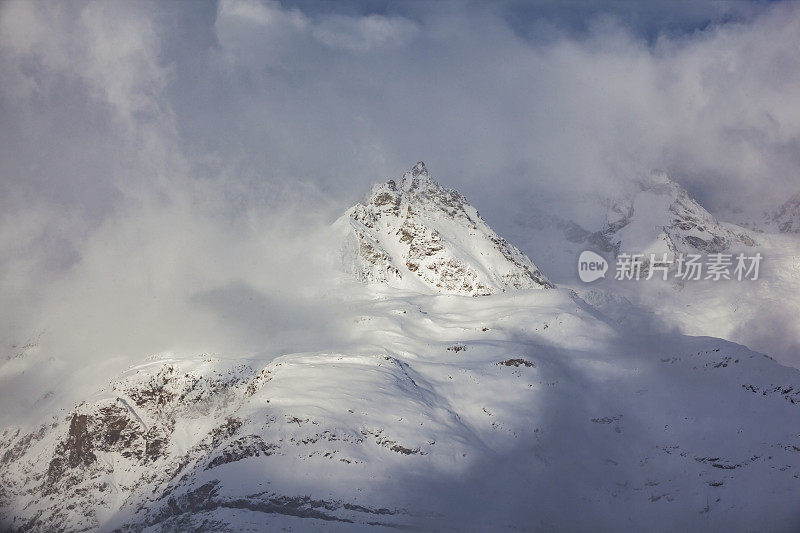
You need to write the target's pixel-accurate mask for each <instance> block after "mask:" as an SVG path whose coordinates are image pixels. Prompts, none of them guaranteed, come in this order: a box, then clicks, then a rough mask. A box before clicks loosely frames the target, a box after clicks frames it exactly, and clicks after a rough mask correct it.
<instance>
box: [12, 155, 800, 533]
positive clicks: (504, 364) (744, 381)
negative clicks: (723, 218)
mask: <svg viewBox="0 0 800 533" xmlns="http://www.w3.org/2000/svg"><path fill="white" fill-rule="evenodd" d="M668 188H669V187H668ZM670 190H672V189H670ZM671 194H672V193H670V194H668V195H666V196H667V197H670V198H671V197H672V196H671ZM669 205H672V204H669ZM689 207H692V206H691V205H689ZM689 207H687V209H689ZM690 211H691V210H690ZM635 212H636V209H634V216H635ZM640 212H641V208H640ZM692 212H693V213H694V211H692ZM695 215H696V213H695ZM695 215H693V216H695ZM694 222H696V223H697V224H698V225H700V224H702V226H703V227H704V228H706V230H708V228H707V226H710V223H708V222H707V221H700V219H699V218H698V219H697V220H696V221H694ZM631 223H633V222H631ZM334 229H335V231H334V233H336V235H338V236H344V237H345V238H347V239H349V240H350V245H349V246H346V247H345V250H344V258H345V259H346V260H347V261H349V263H348V264H349V265H350V266H351V267H352V268H354V269H355V270H354V274H355V275H356V277H357V278H358V279H360V280H361V281H370V282H375V283H352V282H346V281H343V283H342V285H341V286H336V287H331V288H330V291H331V292H332V293H336V294H338V296H339V297H340V299H341V302H342V304H341V314H342V316H343V322H342V323H346V324H348V326H347V329H348V331H347V332H345V333H346V334H344V333H341V332H340V334H339V335H337V336H336V337H335V338H332V339H331V340H329V341H325V342H321V343H320V346H318V347H317V348H315V349H314V350H313V351H309V352H303V353H287V354H286V355H283V356H282V357H278V358H276V359H271V360H270V359H262V358H259V357H253V356H248V357H234V356H225V355H207V354H200V355H194V354H162V355H159V356H154V357H150V358H148V359H146V360H144V361H142V362H141V363H140V364H137V365H134V366H132V367H131V368H130V369H129V370H128V371H127V372H125V373H123V374H122V375H120V376H118V377H117V378H116V379H115V380H113V381H112V382H111V383H100V384H98V386H97V389H96V390H94V391H87V392H86V396H85V401H84V402H82V403H80V404H79V405H74V406H73V405H69V406H67V405H65V406H63V407H62V409H61V410H59V411H58V412H56V413H53V416H52V418H50V419H49V420H47V421H46V422H45V423H42V424H36V425H27V426H26V425H20V426H18V427H7V428H3V429H2V430H0V530H5V529H11V530H13V531H43V532H44V531H48V532H49V531H81V530H101V531H125V532H128V531H137V532H138V531H176V530H180V531H184V530H193V531H194V530H199V531H215V532H216V531H242V530H248V529H250V530H256V531H264V530H277V529H280V528H286V529H290V530H301V531H320V530H323V531H324V530H337V531H338V530H353V529H364V528H373V529H381V528H385V529H387V530H388V529H390V528H391V529H397V528H412V529H414V528H417V529H423V530H441V529H450V530H465V529H466V530H487V531H488V530H498V529H503V528H507V529H512V530H513V529H522V530H534V531H537V530H540V531H552V530H569V531H575V530H578V531H596V530H608V531H611V530H641V529H644V528H645V527H646V528H648V529H650V530H655V531H675V530H700V529H702V530H717V531H720V530H732V531H751V530H769V531H787V532H788V531H796V530H797V529H798V528H800V514H799V513H798V511H800V507H799V506H798V502H797V490H796V489H797V483H798V480H800V417H798V416H797V415H798V413H799V412H800V411H798V409H800V371H798V370H795V369H791V368H787V367H784V366H781V365H779V364H777V363H776V362H775V361H774V360H772V359H771V358H769V357H767V356H765V355H762V354H759V353H756V352H753V351H751V350H749V349H748V348H746V347H744V346H741V345H737V344H733V343H731V342H727V341H723V340H720V339H715V338H710V337H685V336H682V335H678V334H675V333H673V332H666V333H665V332H660V331H659V329H658V326H657V325H656V324H655V323H651V322H650V321H649V320H648V318H647V317H640V320H639V321H637V322H635V323H634V322H632V321H627V320H617V319H616V317H615V318H610V317H608V316H606V315H604V314H603V313H601V312H600V311H598V309H597V308H595V307H592V306H591V305H589V304H587V303H586V301H584V300H582V299H581V298H579V297H578V296H577V295H576V293H575V292H573V291H570V290H567V289H559V288H554V287H553V288H550V289H549V290H535V289H538V288H544V287H548V288H549V287H551V284H550V283H549V282H548V281H547V280H546V278H544V276H542V275H541V274H540V273H539V271H538V269H536V267H535V266H533V263H532V262H531V261H530V260H529V259H528V258H527V257H526V256H525V255H523V254H522V253H521V252H519V251H518V250H516V248H514V247H512V246H511V245H509V244H508V243H507V242H506V241H504V240H503V239H502V238H500V237H498V236H497V235H496V234H495V233H494V232H493V231H492V230H491V229H490V228H489V227H488V226H487V225H486V224H485V223H484V222H483V221H482V220H481V219H480V217H479V216H478V214H477V212H476V211H475V210H474V209H473V208H472V207H471V206H469V204H467V203H466V201H465V200H464V199H463V197H461V196H460V195H458V193H455V192H453V191H448V190H447V189H444V188H442V187H441V186H439V185H438V184H436V183H435V182H433V181H432V180H431V179H430V177H429V176H428V175H427V171H425V169H424V166H422V165H421V164H418V165H417V166H416V167H415V169H414V171H412V172H411V173H408V174H406V175H405V176H404V178H403V180H402V181H401V183H400V185H396V184H394V183H392V182H389V183H386V184H384V185H379V186H377V187H375V188H374V189H373V191H372V193H371V195H370V197H369V200H368V201H367V202H365V203H364V204H359V205H357V206H355V207H354V208H352V209H351V210H349V211H348V212H347V213H346V215H345V216H344V217H342V218H341V219H339V221H337V223H336V224H335V228H334ZM681 231H686V232H690V231H693V230H692V229H686V230H681ZM714 231H715V232H716V231H717V230H716V228H714ZM697 232H700V229H699V228H698V229H697ZM700 233H702V232H700ZM406 234H408V235H409V237H406ZM711 240H712V241H713V237H711ZM332 241H333V240H332ZM687 242H688V241H687ZM363 243H366V244H367V245H369V247H371V248H366V246H362V244H363ZM356 245H357V246H356ZM332 247H333V248H336V249H337V250H338V248H339V243H338V242H336V243H333V244H332ZM365 248H366V250H365ZM427 251H430V252H431V253H430V254H428V253H427ZM380 252H382V254H381V253H380ZM371 259H374V261H372V260H371ZM405 263H411V264H412V265H414V264H416V265H417V267H416V269H412V267H409V266H408V265H407V264H405ZM445 267H446V268H445ZM392 269H396V270H397V272H398V273H399V274H395V272H394V270H392ZM418 272H421V273H419V274H418ZM422 274H424V276H423V275H422ZM526 288H527V289H528V290H525V289H526ZM512 289H513V290H512ZM441 293H454V294H441ZM492 293H493V294H492ZM476 295H482V296H483V297H481V298H473V297H470V296H476ZM313 327H314V324H309V328H313ZM20 354H21V355H20V357H22V358H24V357H26V355H25V353H24V350H23V351H21V352H20ZM6 364H7V363H6ZM1 368H2V367H0V369H1ZM0 400H2V401H9V399H8V398H5V397H4V396H3V391H2V390H0ZM576 509H577V510H578V511H577V512H576Z"/></svg>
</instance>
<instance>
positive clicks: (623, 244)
mask: <svg viewBox="0 0 800 533" xmlns="http://www.w3.org/2000/svg"><path fill="white" fill-rule="evenodd" d="M639 186H640V189H639V190H638V191H636V192H635V193H634V194H633V195H632V196H631V198H630V199H629V200H625V201H617V202H615V203H614V204H613V206H612V207H611V208H610V209H609V222H608V223H607V224H606V226H605V227H603V228H602V229H601V230H600V231H597V232H594V233H591V232H588V231H585V230H583V229H582V228H580V227H579V226H577V225H574V224H573V225H571V226H569V227H566V228H565V233H566V235H567V238H568V239H569V240H571V241H573V242H587V243H589V244H591V245H594V246H595V247H596V248H599V249H601V250H604V251H608V252H614V253H620V252H627V253H644V254H648V253H657V254H660V253H667V254H676V253H685V254H686V253H720V252H725V251H728V250H740V249H742V248H744V247H750V246H755V245H756V242H755V241H754V240H753V238H752V237H751V236H750V235H749V234H748V233H747V231H746V230H744V229H743V228H739V227H737V226H734V225H731V224H724V223H721V222H719V221H718V220H717V219H716V218H715V217H714V216H713V215H712V214H711V213H709V212H708V211H707V210H706V209H705V208H703V206H701V205H700V204H699V203H698V202H697V201H696V200H695V199H694V198H692V197H691V195H690V194H689V193H688V192H687V191H686V190H685V189H684V188H683V187H681V186H680V185H678V184H677V183H676V182H675V181H673V180H672V179H671V178H670V177H669V176H667V174H666V173H664V172H659V171H654V172H652V173H651V174H650V176H648V177H647V178H646V179H644V180H642V181H641V182H640V184H639Z"/></svg>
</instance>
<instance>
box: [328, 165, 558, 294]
mask: <svg viewBox="0 0 800 533" xmlns="http://www.w3.org/2000/svg"><path fill="white" fill-rule="evenodd" d="M336 225H337V226H339V227H340V228H341V229H342V231H343V232H344V233H345V234H346V237H345V239H346V242H345V246H344V249H343V252H342V256H343V264H344V267H345V269H346V270H347V271H348V272H351V273H352V274H353V275H355V276H356V277H357V278H358V279H360V280H363V281H375V282H383V283H387V284H389V285H391V286H395V287H403V288H412V289H418V290H420V289H423V288H427V289H433V290H434V291H435V292H438V293H445V294H468V295H472V296H486V295H488V294H494V293H498V292H505V291H507V290H512V289H513V290H520V289H539V288H550V287H552V284H551V283H550V282H549V281H548V280H547V278H545V277H544V275H543V274H542V273H541V272H540V271H539V269H538V268H537V267H536V265H534V264H533V262H531V260H530V259H528V257H527V256H525V254H523V253H522V252H520V251H519V250H518V249H517V248H516V247H514V246H512V245H511V244H509V243H508V242H507V241H506V240H505V239H503V238H501V237H499V236H498V235H497V234H496V233H495V232H494V231H492V229H491V228H490V227H489V226H488V225H487V224H486V222H484V220H483V219H482V218H481V216H480V214H478V211H477V210H476V209H475V208H474V207H472V206H471V205H469V203H467V200H466V199H465V198H464V197H463V196H461V195H460V194H458V193H457V192H455V191H452V190H450V189H445V188H444V187H442V186H441V185H439V184H438V183H436V182H435V181H434V180H433V179H432V178H431V177H430V175H429V174H428V171H427V169H426V168H425V165H424V164H423V163H422V162H419V163H417V164H416V165H415V166H414V168H413V169H412V170H411V171H410V172H406V173H405V174H404V175H403V178H402V180H401V181H400V183H399V184H397V183H395V182H394V181H393V180H390V181H388V182H387V183H383V184H380V185H376V186H375V187H373V189H372V191H371V193H370V195H369V197H368V198H367V200H366V201H365V202H364V203H360V204H358V205H355V206H354V207H352V208H351V209H350V210H348V212H347V213H345V215H344V216H343V217H342V218H341V219H340V220H339V221H337V223H336Z"/></svg>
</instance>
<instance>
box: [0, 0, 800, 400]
mask: <svg viewBox="0 0 800 533" xmlns="http://www.w3.org/2000/svg"><path fill="white" fill-rule="evenodd" d="M662 11H663V10H662ZM662 11H659V10H658V9H656V8H653V10H652V11H647V10H645V11H644V12H640V13H639V19H637V21H636V23H632V22H631V19H630V18H626V17H625V16H621V15H620V14H619V13H608V12H602V11H600V10H596V11H592V12H591V13H587V14H585V15H584V16H582V17H580V18H579V19H578V20H575V17H574V16H572V18H571V19H570V23H569V24H567V23H565V22H564V21H565V17H566V18H569V17H568V16H567V15H564V13H563V11H562V10H561V8H560V7H559V6H558V4H546V3H545V4H541V5H537V7H536V9H534V8H532V7H530V6H528V5H524V4H522V5H520V4H516V3H507V4H492V5H485V4H482V3H477V4H462V3H436V4H422V3H410V4H393V5H385V6H383V7H382V8H381V9H376V10H372V11H370V10H369V9H367V8H364V7H354V8H352V9H347V10H345V9H338V10H337V9H328V8H323V7H321V6H318V5H316V4H313V3H312V4H305V3H302V2H301V3H297V4H280V3H277V2H270V1H263V2H259V1H255V0H223V1H221V2H219V3H208V4H200V3H169V4H162V3H156V2H138V3H134V2H103V3H100V2H74V3H66V4H58V5H54V4H41V3H30V2H22V1H10V2H5V3H3V4H2V6H0V124H2V126H1V127H0V139H1V142H0V298H2V301H3V306H2V311H0V313H2V316H0V336H1V339H2V341H3V343H4V344H3V346H4V350H5V351H6V352H7V353H8V355H9V356H13V355H14V353H16V351H17V350H18V348H14V347H12V346H13V345H16V346H17V347H19V346H22V345H24V343H25V342H27V341H28V340H29V339H32V338H36V337H37V335H38V332H41V331H46V334H45V335H43V336H42V337H41V339H42V340H41V346H40V353H41V354H43V355H42V356H41V357H42V358H45V359H44V360H48V358H49V359H52V360H53V361H55V362H54V363H53V364H52V365H49V367H48V368H50V367H52V368H50V369H49V370H48V371H47V372H49V376H48V378H47V379H60V378H61V377H62V376H63V375H65V374H70V373H71V372H72V370H71V369H72V368H73V366H71V365H75V364H77V362H78V361H80V362H81V365H82V366H83V367H84V368H90V367H92V366H93V365H95V370H94V371H98V372H99V371H107V372H109V373H110V372H115V371H117V370H118V368H119V367H120V366H124V364H127V363H128V362H130V361H132V360H137V359H139V358H141V357H142V356H145V355H147V354H149V353H154V352H159V351H164V350H185V351H219V352H223V353H229V354H241V353H249V352H253V351H258V350H265V349H266V350H269V349H270V348H271V349H274V350H279V349H291V348H293V347H294V348H298V349H300V348H302V347H303V346H304V343H306V344H308V343H312V342H313V338H311V339H309V338H308V336H307V335H303V334H301V333H298V332H302V331H303V330H304V328H307V325H308V323H309V322H311V323H314V324H315V327H316V328H317V330H319V331H320V332H323V333H324V332H325V331H327V330H328V329H331V330H335V329H336V328H335V324H336V320H337V319H336V318H335V315H336V314H337V313H336V312H335V311H334V310H332V309H326V308H325V306H324V305H318V304H316V303H314V302H316V301H317V300H316V299H318V298H319V295H320V294H323V293H324V291H325V288H326V287H327V286H328V285H329V284H330V283H331V282H332V281H331V280H330V279H329V277H328V275H327V274H326V272H328V271H329V268H328V266H329V265H327V263H326V261H330V256H329V254H328V252H327V251H326V246H325V245H326V243H327V242H328V241H327V239H326V238H325V228H326V227H327V225H328V224H329V223H330V222H331V221H332V220H333V219H334V218H335V217H336V216H337V215H338V214H339V213H340V212H341V211H343V210H344V209H345V208H346V207H348V206H349V205H351V204H352V203H354V202H355V201H357V200H358V199H359V198H360V197H361V195H362V194H363V193H364V192H366V190H367V188H368V186H369V185H370V184H371V183H373V182H376V181H382V180H385V179H387V178H390V177H396V176H397V175H398V174H399V173H401V172H402V171H403V170H404V169H406V168H407V167H409V166H410V165H411V164H413V163H414V162H416V161H417V160H420V159H421V160H425V161H426V162H427V164H428V167H429V168H430V169H431V171H432V172H433V174H434V175H435V176H437V177H439V178H440V179H441V181H442V182H443V183H444V184H446V185H448V186H450V187H454V188H457V189H459V190H460V191H461V192H463V193H465V194H466V195H467V196H468V197H469V198H470V199H471V200H472V202H473V203H474V204H475V205H476V206H477V207H478V208H480V210H481V212H482V213H483V214H484V216H485V217H486V218H487V220H488V221H489V222H490V224H492V225H493V227H495V228H496V229H497V230H498V232H499V233H500V234H503V232H504V226H506V225H507V224H509V220H508V219H507V217H508V215H507V214H508V213H509V212H511V211H519V210H535V209H538V208H544V206H545V205H546V204H547V203H549V202H550V201H551V200H552V199H553V198H556V199H560V200H561V203H560V204H559V205H569V199H570V198H572V197H573V195H576V194H581V195H584V194H598V195H607V194H613V193H615V192H618V191H624V190H625V189H626V187H629V186H630V180H632V179H635V178H636V177H638V176H640V175H641V174H642V173H643V172H646V171H648V170H649V169H651V168H663V169H666V170H668V171H669V172H671V173H672V174H674V175H675V176H677V177H678V179H679V181H681V183H682V184H683V185H684V186H685V187H687V188H688V189H689V190H690V191H691V192H692V193H694V194H695V195H696V196H697V197H698V199H699V200H700V201H701V202H702V203H704V204H705V205H706V206H708V207H710V208H711V209H716V208H725V207H726V206H743V207H744V208H745V209H746V210H749V211H753V212H758V211H760V210H763V209H766V208H771V207H773V206H774V205H776V204H777V203H779V202H781V201H782V199H785V198H786V196H787V195H788V194H790V193H794V192H796V191H797V190H800V180H798V176H800V150H799V149H798V148H800V146H799V145H798V142H799V139H800V98H798V95H800V68H798V65H797V58H798V57H800V7H798V5H797V4H794V3H776V4H770V5H761V4H747V3H742V4H735V5H732V7H730V9H729V10H727V11H725V10H723V11H719V12H714V13H712V14H709V13H705V12H700V11H687V12H686V14H685V18H681V17H678V18H677V19H675V18H673V19H671V20H667V21H666V22H665V23H664V24H663V25H661V26H660V25H659V22H658V21H659V17H660V16H661V15H660V14H659V13H662ZM669 11H672V12H674V10H671V9H670V10H669ZM667 23H669V24H667ZM565 199H566V200H567V201H564V200H565ZM564 215H565V216H566V217H567V218H568V217H569V213H564ZM533 259H534V260H535V259H536V258H535V257H534V258H533ZM323 333H321V334H323ZM301 340H302V341H301ZM3 357H5V356H3ZM56 362H57V363H56ZM106 367H108V368H107V370H102V369H105V368H106ZM6 369H7V371H6V378H3V379H7V378H8V375H10V374H8V373H9V372H11V371H10V370H8V367H6ZM17 370H19V369H17ZM17 370H15V372H17ZM34 370H35V369H34V368H30V369H28V373H27V375H28V378H25V379H22V380H19V379H18V377H19V374H14V376H17V377H15V378H14V379H15V380H16V381H14V383H15V384H14V385H13V386H15V387H19V388H21V389H24V388H25V387H33V385H32V384H34V383H36V382H37V380H39V379H40V377H31V375H32V374H36V372H34ZM43 372H44V371H43V370H41V369H40V370H39V372H38V373H43ZM26 379H27V381H26ZM4 386H7V387H9V386H12V385H11V384H10V383H9V382H7V381H6V382H5V383H4Z"/></svg>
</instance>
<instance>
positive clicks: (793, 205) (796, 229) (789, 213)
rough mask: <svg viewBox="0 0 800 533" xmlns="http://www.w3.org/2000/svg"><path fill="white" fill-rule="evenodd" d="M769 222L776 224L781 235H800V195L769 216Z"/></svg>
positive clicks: (790, 199) (793, 197)
mask: <svg viewBox="0 0 800 533" xmlns="http://www.w3.org/2000/svg"><path fill="white" fill-rule="evenodd" d="M768 222H771V223H772V224H774V225H775V226H776V227H777V228H778V231H780V232H781V233H800V193H797V194H795V195H794V196H792V197H791V198H789V199H788V200H787V201H786V202H784V203H783V204H781V206H780V207H779V208H778V209H776V210H775V212H773V213H771V214H770V215H768Z"/></svg>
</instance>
